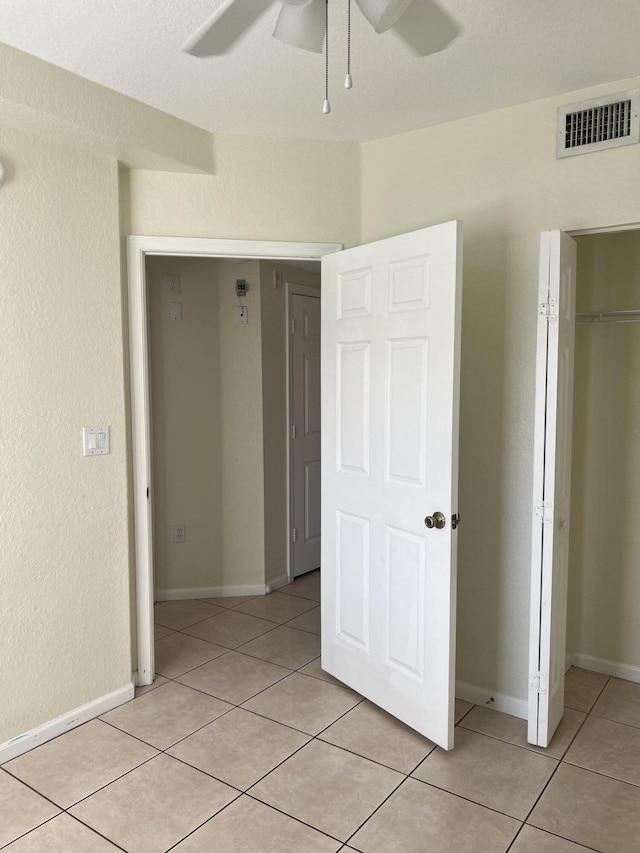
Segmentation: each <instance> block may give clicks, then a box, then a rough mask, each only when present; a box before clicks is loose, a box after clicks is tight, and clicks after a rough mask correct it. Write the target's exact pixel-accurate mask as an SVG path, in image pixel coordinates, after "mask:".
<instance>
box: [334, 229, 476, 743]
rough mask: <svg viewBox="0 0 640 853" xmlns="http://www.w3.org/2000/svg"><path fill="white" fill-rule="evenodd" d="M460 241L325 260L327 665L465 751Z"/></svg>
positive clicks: (455, 235) (425, 234)
mask: <svg viewBox="0 0 640 853" xmlns="http://www.w3.org/2000/svg"><path fill="white" fill-rule="evenodd" d="M461 261H462V229H461V226H460V223H458V222H448V223H445V224H443V225H437V226H434V227H432V228H424V229H421V230H420V231H414V232H413V233H411V234H402V235H400V236H398V237H392V238H389V239H386V240H380V241H379V242H376V243H369V244H368V245H366V246H357V247H355V248H353V249H347V250H346V251H343V252H336V253H335V254H332V255H325V256H324V257H323V258H322V429H323V431H322V667H323V669H325V670H327V671H328V672H330V673H331V674H332V675H334V676H336V677H337V678H339V679H340V680H341V681H343V682H345V683H346V684H348V685H349V686H350V687H352V688H353V689H354V690H357V691H358V693H361V694H362V695H364V696H366V697H367V698H368V699H370V700H371V701H372V702H375V703H376V704H377V705H379V706H380V707H381V708H384V709H385V710H386V711H388V712H389V713H391V714H393V715H394V716H395V717H398V719H400V720H402V721H403V722H405V723H407V724H408V725H409V726H411V727H412V728H414V729H416V730H417V731H419V732H420V733H421V734H423V735H425V736H426V737H428V738H430V739H431V740H433V741H435V742H436V743H437V744H439V745H440V746H442V747H444V748H445V749H450V748H451V747H452V746H453V710H454V674H455V633H456V538H457V530H456V528H457V524H458V517H457V513H458V506H457V500H458V497H457V495H458V396H459V367H460V363H459V353H460V320H461V296H462V292H461V291H462V287H461V285H462V270H461Z"/></svg>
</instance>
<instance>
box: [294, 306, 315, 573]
mask: <svg viewBox="0 0 640 853" xmlns="http://www.w3.org/2000/svg"><path fill="white" fill-rule="evenodd" d="M291 319H292V320H293V332H292V335H291V350H290V352H291V416H292V424H293V425H294V426H295V438H294V437H293V436H292V437H291V442H292V451H291V460H292V490H291V492H292V493H291V506H292V520H293V524H292V526H293V528H294V530H295V539H294V542H293V544H292V549H291V557H292V568H293V576H294V577H298V576H299V575H302V574H304V573H305V572H310V571H312V570H313V569H317V568H318V567H319V565H320V473H321V469H320V429H321V415H320V297H319V295H318V296H303V295H302V294H298V293H293V294H292V295H291Z"/></svg>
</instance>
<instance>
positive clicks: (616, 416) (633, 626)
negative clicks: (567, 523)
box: [567, 231, 640, 666]
mask: <svg viewBox="0 0 640 853" xmlns="http://www.w3.org/2000/svg"><path fill="white" fill-rule="evenodd" d="M625 309H636V310H640V232H636V231H629V232H625V233H621V234H604V235H594V236H588V237H580V238H578V289H577V310H578V311H606V310H609V311H616V310H625ZM639 377H640V324H638V323H629V324H627V323H594V324H591V323H590V324H587V323H583V324H578V326H577V328H576V370H575V398H574V428H573V466H572V467H573V471H572V474H573V481H572V490H571V500H572V506H571V540H570V542H571V544H570V553H569V559H570V572H569V608H568V611H569V632H568V643H567V648H568V650H569V651H572V652H577V653H579V654H583V655H589V656H592V657H596V658H603V659H604V660H609V661H614V662H616V663H625V664H631V665H633V666H640V526H639V525H638V507H639V506H640V382H639V381H638V379H639Z"/></svg>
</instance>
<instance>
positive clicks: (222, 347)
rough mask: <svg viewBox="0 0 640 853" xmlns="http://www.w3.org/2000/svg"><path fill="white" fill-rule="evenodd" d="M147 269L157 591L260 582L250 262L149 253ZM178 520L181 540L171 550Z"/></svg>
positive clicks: (257, 344) (257, 326) (254, 293)
mask: <svg viewBox="0 0 640 853" xmlns="http://www.w3.org/2000/svg"><path fill="white" fill-rule="evenodd" d="M147 272H148V274H149V321H150V342H151V376H152V419H153V473H154V488H153V493H154V549H155V551H154V558H155V568H156V572H155V589H156V594H157V595H158V597H159V598H164V597H166V596H167V595H168V596H171V595H173V593H175V592H176V591H181V592H183V591H184V590H200V591H202V590H211V592H210V594H211V595H216V594H222V593H221V591H222V588H223V587H229V586H235V587H237V586H251V585H253V586H256V585H259V586H264V526H263V521H262V518H263V516H264V503H263V500H264V499H263V488H262V482H263V454H262V352H261V322H260V277H259V264H258V262H257V261H252V262H244V263H232V262H229V261H223V260H216V259H202V258H162V257H155V258H149V259H148V260H147ZM169 273H173V274H177V275H179V276H180V278H181V290H182V292H181V294H180V295H179V296H175V295H172V294H171V293H170V292H169V289H168V286H167V283H166V280H165V277H166V275H167V274H169ZM238 278H244V279H246V280H247V282H248V285H249V292H248V295H247V297H246V299H245V300H243V301H244V303H245V304H246V305H247V306H248V310H249V323H248V325H246V326H241V325H238V324H237V323H236V319H235V307H236V305H237V302H238V300H237V297H236V293H235V286H236V279H238ZM170 302H180V303H181V305H182V320H181V321H172V320H170V319H169V304H170ZM176 524H184V525H185V526H186V529H187V539H186V542H184V543H181V544H177V543H174V542H173V526H174V525H176ZM198 594H199V595H201V594H204V593H203V592H199V593H198Z"/></svg>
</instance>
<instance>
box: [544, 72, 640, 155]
mask: <svg viewBox="0 0 640 853" xmlns="http://www.w3.org/2000/svg"><path fill="white" fill-rule="evenodd" d="M637 142H640V89H634V90H633V91H629V92H620V93H619V94H617V95H607V96H606V97H604V98H594V99H592V100H590V101H581V102H580V103H577V104H570V105H568V106H564V107H560V109H559V110H558V128H557V149H556V157H557V158H561V157H571V156H573V155H575V154H586V153H588V152H589V151H600V150H602V149H604V148H618V147H619V146H621V145H634V144H635V143H637Z"/></svg>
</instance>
